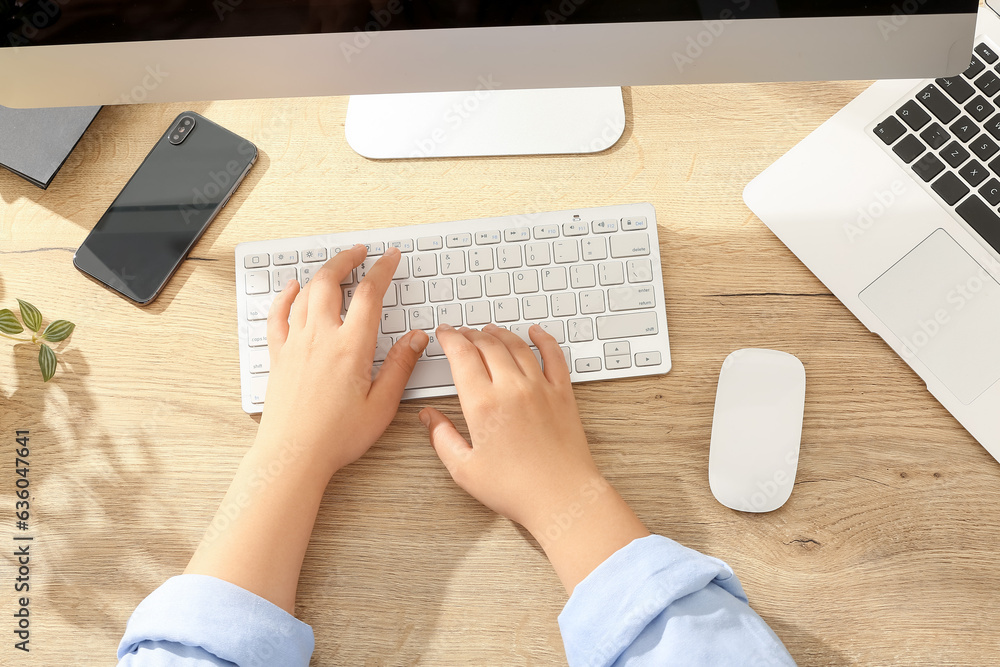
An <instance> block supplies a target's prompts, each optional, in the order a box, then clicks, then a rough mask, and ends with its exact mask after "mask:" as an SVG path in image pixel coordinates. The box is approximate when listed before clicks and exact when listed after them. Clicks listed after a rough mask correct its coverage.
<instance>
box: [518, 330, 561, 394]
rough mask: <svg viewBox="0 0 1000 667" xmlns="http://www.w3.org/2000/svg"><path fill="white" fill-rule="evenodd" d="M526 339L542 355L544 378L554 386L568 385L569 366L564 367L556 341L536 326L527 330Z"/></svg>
mask: <svg viewBox="0 0 1000 667" xmlns="http://www.w3.org/2000/svg"><path fill="white" fill-rule="evenodd" d="M528 337H529V338H531V341H532V342H533V343H534V344H535V346H536V347H537V348H538V351H539V352H541V353H542V363H543V364H545V377H546V378H548V380H549V382H551V383H552V384H555V385H568V384H570V381H569V366H567V365H566V357H564V356H563V351H562V348H561V347H559V343H557V342H556V339H555V338H554V337H553V336H552V334H550V333H549V332H548V331H546V330H545V329H543V328H541V327H540V326H538V325H537V324H532V325H531V327H530V328H529V329H528Z"/></svg>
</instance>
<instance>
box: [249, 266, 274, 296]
mask: <svg viewBox="0 0 1000 667" xmlns="http://www.w3.org/2000/svg"><path fill="white" fill-rule="evenodd" d="M270 291H271V275H270V273H268V272H267V271H266V270H265V271H247V274H246V293H247V294H267V293H268V292H270Z"/></svg>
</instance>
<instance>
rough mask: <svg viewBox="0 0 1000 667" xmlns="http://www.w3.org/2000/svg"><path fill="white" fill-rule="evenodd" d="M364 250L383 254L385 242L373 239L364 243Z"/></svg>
mask: <svg viewBox="0 0 1000 667" xmlns="http://www.w3.org/2000/svg"><path fill="white" fill-rule="evenodd" d="M365 250H367V251H368V254H369V255H384V254H385V244H384V243H382V242H381V241H374V242H372V243H366V244H365Z"/></svg>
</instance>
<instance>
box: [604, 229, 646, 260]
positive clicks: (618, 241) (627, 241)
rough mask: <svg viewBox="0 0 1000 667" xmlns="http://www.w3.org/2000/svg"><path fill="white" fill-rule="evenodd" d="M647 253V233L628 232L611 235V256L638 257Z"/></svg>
mask: <svg viewBox="0 0 1000 667" xmlns="http://www.w3.org/2000/svg"><path fill="white" fill-rule="evenodd" d="M648 254H649V234H648V233H646V232H628V233H626V234H615V235H614V236H612V237H611V256H612V257H638V256H640V255H648Z"/></svg>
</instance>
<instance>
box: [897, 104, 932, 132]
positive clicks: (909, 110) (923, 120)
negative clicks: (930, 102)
mask: <svg viewBox="0 0 1000 667" xmlns="http://www.w3.org/2000/svg"><path fill="white" fill-rule="evenodd" d="M896 115H897V116H899V117H900V118H902V119H903V122H904V123H906V124H907V125H909V126H910V129H911V130H914V131H916V130H919V129H920V128H922V127H923V126H924V125H926V124H927V123H929V122H931V117H930V114H928V113H927V112H926V111H924V110H923V108H922V107H921V106H920V105H919V104H917V103H916V102H915V101H914V100H910V101H909V102H907V103H906V104H904V105H903V106H901V107H899V109H897V110H896Z"/></svg>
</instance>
